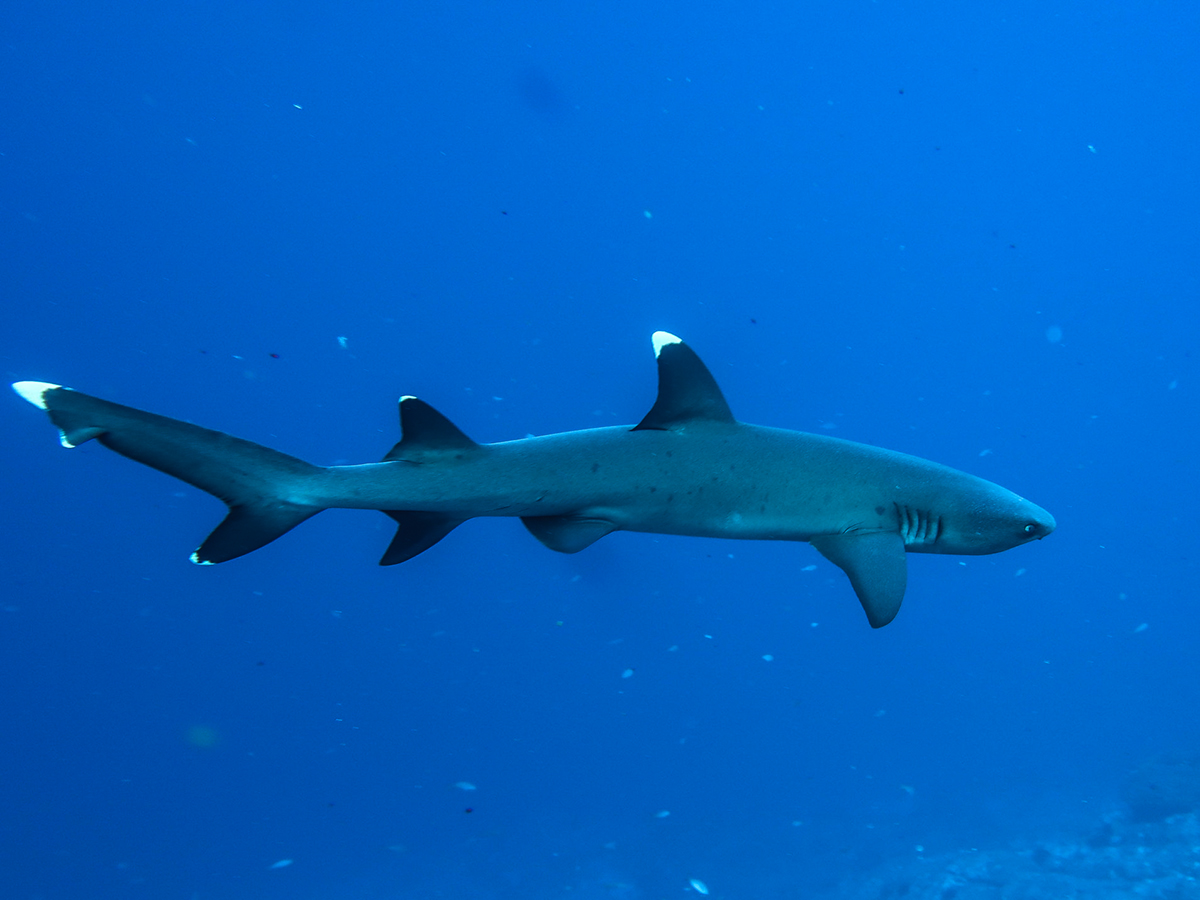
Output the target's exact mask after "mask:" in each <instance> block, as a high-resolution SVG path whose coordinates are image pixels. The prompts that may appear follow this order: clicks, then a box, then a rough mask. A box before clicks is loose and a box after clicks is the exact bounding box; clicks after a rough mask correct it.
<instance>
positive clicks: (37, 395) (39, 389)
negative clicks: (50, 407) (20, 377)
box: [12, 381, 62, 409]
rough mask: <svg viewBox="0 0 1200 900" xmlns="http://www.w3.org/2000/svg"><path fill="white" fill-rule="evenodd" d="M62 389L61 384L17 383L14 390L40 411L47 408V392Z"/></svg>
mask: <svg viewBox="0 0 1200 900" xmlns="http://www.w3.org/2000/svg"><path fill="white" fill-rule="evenodd" d="M60 387H62V385H61V384H50V383H49V382H46V381H16V382H14V383H13V386H12V389H13V390H14V391H16V392H17V393H18V394H20V395H21V396H22V397H23V398H24V399H26V400H28V401H29V402H30V403H32V404H33V405H34V406H36V407H37V408H38V409H45V408H46V399H45V396H46V391H53V390H55V389H57V388H60Z"/></svg>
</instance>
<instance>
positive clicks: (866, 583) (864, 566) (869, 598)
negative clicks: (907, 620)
mask: <svg viewBox="0 0 1200 900" xmlns="http://www.w3.org/2000/svg"><path fill="white" fill-rule="evenodd" d="M809 543H810V544H812V545H813V546H814V547H816V548H817V549H818V550H819V551H821V555H822V556H824V557H825V558H826V559H827V560H829V561H830V562H831V563H833V564H834V565H835V566H837V567H838V568H840V569H841V570H842V571H843V572H845V573H846V575H847V576H849V578H850V585H851V586H852V587H853V588H854V593H855V594H857V595H858V600H859V602H860V603H861V604H862V607H863V611H864V612H866V614H867V621H868V622H870V623H871V627H872V628H882V627H883V626H884V625H886V624H887V623H888V622H890V621H892V619H894V618H896V613H898V612H899V611H900V603H901V601H903V600H904V588H905V586H906V585H907V583H908V561H907V560H906V559H905V557H904V539H903V538H902V537H900V535H899V534H897V533H895V532H884V531H877V532H873V533H871V534H822V535H818V536H817V537H814V538H812V539H811V540H810V541H809Z"/></svg>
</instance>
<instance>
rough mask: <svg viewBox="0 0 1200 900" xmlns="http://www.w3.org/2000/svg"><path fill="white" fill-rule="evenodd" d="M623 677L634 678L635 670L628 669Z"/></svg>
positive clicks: (622, 674) (623, 673)
mask: <svg viewBox="0 0 1200 900" xmlns="http://www.w3.org/2000/svg"><path fill="white" fill-rule="evenodd" d="M621 677H622V678H632V677H633V669H626V670H625V671H624V672H622V673H621Z"/></svg>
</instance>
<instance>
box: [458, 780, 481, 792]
mask: <svg viewBox="0 0 1200 900" xmlns="http://www.w3.org/2000/svg"><path fill="white" fill-rule="evenodd" d="M454 786H455V787H456V788H458V789H459V790H460V791H473V790H475V789H476V788H475V785H473V784H471V782H469V781H456V782H454Z"/></svg>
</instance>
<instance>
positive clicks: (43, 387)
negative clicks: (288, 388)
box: [13, 381, 324, 565]
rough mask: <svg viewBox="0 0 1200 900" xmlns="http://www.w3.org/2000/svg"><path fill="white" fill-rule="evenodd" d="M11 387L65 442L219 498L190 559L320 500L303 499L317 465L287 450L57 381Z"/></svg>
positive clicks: (278, 525) (220, 550) (274, 529)
mask: <svg viewBox="0 0 1200 900" xmlns="http://www.w3.org/2000/svg"><path fill="white" fill-rule="evenodd" d="M13 390H15V391H16V392H17V393H18V394H20V395H21V396H22V397H24V398H25V399H26V400H28V401H29V402H30V403H32V404H33V405H34V406H38V407H40V408H42V409H44V410H46V412H47V413H49V414H50V421H51V422H53V423H54V424H55V426H57V428H58V430H59V433H60V435H61V439H62V444H63V446H64V447H76V446H78V445H79V444H82V443H83V442H84V441H90V440H93V439H94V440H97V441H99V442H100V443H101V444H103V445H104V446H106V447H108V448H109V449H110V450H115V451H116V452H117V453H120V454H121V455H122V456H127V457H129V458H130V459H133V460H136V461H137V462H140V463H143V464H144V465H147V466H150V467H151V468H154V469H158V470H159V471H160V472H165V473H166V474H168V475H173V476H174V477H176V478H178V479H179V480H180V481H186V482H187V483H188V484H190V485H193V486H195V487H198V488H200V490H202V491H207V492H208V493H210V494H212V495H213V496H214V497H218V498H220V499H221V500H223V501H225V503H226V504H227V505H228V506H229V514H228V515H227V516H226V517H225V520H224V521H223V522H222V523H221V524H220V525H218V526H217V527H216V529H214V530H213V532H212V534H210V535H209V536H208V538H207V539H206V540H205V541H204V543H203V544H201V545H200V548H199V549H198V550H196V552H195V553H193V554H192V562H194V563H198V564H200V565H208V564H211V563H219V562H225V561H226V560H230V559H234V558H235V557H238V556H242V555H244V554H246V553H249V552H250V551H252V550H257V549H258V548H259V547H262V546H263V545H265V544H269V543H270V542H271V541H273V540H275V538H277V537H279V536H280V535H282V534H284V533H286V532H288V531H290V530H291V529H292V528H295V527H296V526H297V525H299V524H300V523H301V522H303V521H304V520H305V519H307V518H309V517H310V516H314V515H316V514H317V513H319V512H320V511H321V510H322V509H323V508H324V507H321V506H313V505H310V504H307V503H305V502H304V501H303V499H302V498H303V497H304V494H305V491H304V487H305V483H306V482H307V481H309V480H310V479H311V478H312V476H314V475H316V474H318V473H319V472H320V471H321V469H320V468H318V467H317V466H313V465H310V464H309V463H306V462H304V461H303V460H299V459H296V458H295V457H294V456H288V455H287V454H285V453H279V452H278V451H276V450H271V449H270V448H268V447H264V446H262V445H261V444H255V443H253V442H251V441H244V440H242V439H241V438H235V437H232V436H231V435H228V434H224V433H222V432H220V431H212V430H210V429H208V428H201V427H199V426H198V425H192V424H189V423H187V422H181V421H179V420H178V419H170V418H167V417H166V416H158V415H155V414H153V413H148V412H143V411H142V410H140V409H133V408H132V407H129V406H121V405H119V404H117V403H109V402H108V401H107V400H101V399H99V398H97V397H90V396H88V395H87V394H81V393H80V392H79V391H74V390H71V389H70V388H66V387H63V386H62V385H58V384H47V383H45V382H41V381H18V382H17V383H16V384H14V385H13Z"/></svg>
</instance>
